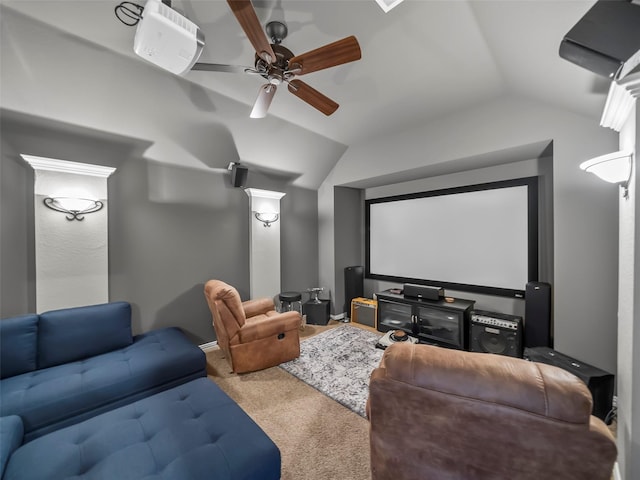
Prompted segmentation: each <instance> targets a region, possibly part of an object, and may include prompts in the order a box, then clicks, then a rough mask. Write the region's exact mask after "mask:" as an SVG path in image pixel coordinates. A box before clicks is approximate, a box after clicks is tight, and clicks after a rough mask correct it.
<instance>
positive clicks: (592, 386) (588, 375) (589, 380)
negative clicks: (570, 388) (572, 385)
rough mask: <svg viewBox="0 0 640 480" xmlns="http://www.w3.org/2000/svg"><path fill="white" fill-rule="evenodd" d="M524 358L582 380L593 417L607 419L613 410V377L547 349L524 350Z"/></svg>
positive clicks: (610, 374)
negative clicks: (591, 406) (554, 367)
mask: <svg viewBox="0 0 640 480" xmlns="http://www.w3.org/2000/svg"><path fill="white" fill-rule="evenodd" d="M524 358H526V359H527V360H530V361H532V362H541V363H546V364H548V365H554V366H556V367H560V368H562V369H563V370H566V371H568V372H570V373H573V374H574V375H575V376H576V377H578V378H579V379H580V380H582V381H583V382H584V383H585V384H586V385H587V387H588V388H589V391H590V392H591V396H592V397H593V415H595V416H596V417H599V418H600V419H602V420H605V419H607V415H608V413H609V412H610V411H611V409H612V408H613V383H614V375H613V374H612V373H609V372H605V371H604V370H600V369H599V368H597V367H594V366H592V365H589V364H587V363H584V362H581V361H580V360H576V359H575V358H571V357H569V356H568V355H565V354H563V353H560V352H557V351H555V350H553V349H551V348H548V347H535V348H526V349H525V350H524Z"/></svg>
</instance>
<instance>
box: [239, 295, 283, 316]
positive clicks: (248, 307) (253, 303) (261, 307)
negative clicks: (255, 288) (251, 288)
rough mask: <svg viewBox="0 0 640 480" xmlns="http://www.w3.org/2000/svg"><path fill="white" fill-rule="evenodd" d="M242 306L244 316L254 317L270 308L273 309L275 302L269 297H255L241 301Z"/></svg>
mask: <svg viewBox="0 0 640 480" xmlns="http://www.w3.org/2000/svg"><path fill="white" fill-rule="evenodd" d="M242 308H243V309H244V315H245V317H246V318H250V317H255V316H256V315H263V314H265V313H267V312H268V311H270V310H275V304H274V303H273V300H272V299H270V298H267V297H265V298H255V299H252V300H247V301H246V302H242Z"/></svg>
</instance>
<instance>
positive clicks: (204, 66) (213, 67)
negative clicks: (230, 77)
mask: <svg viewBox="0 0 640 480" xmlns="http://www.w3.org/2000/svg"><path fill="white" fill-rule="evenodd" d="M246 69H247V67H241V66H239V65H224V64H221V63H196V64H195V65H194V66H193V68H192V70H202V71H205V72H228V73H244V72H245V70H246Z"/></svg>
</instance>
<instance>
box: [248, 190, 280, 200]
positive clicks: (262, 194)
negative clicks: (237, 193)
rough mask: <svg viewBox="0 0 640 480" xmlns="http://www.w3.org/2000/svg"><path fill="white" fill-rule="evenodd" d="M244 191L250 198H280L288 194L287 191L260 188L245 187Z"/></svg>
mask: <svg viewBox="0 0 640 480" xmlns="http://www.w3.org/2000/svg"><path fill="white" fill-rule="evenodd" d="M244 191H245V192H246V193H247V195H249V197H250V198H254V197H256V198H272V199H275V200H280V199H281V198H282V197H284V196H285V195H286V193H282V192H274V191H273V190H260V189H259V188H245V189H244Z"/></svg>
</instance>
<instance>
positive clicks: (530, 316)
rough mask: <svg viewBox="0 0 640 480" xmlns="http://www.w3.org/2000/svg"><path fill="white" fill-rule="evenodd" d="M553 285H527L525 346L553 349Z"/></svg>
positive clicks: (538, 283) (537, 283) (525, 297)
mask: <svg viewBox="0 0 640 480" xmlns="http://www.w3.org/2000/svg"><path fill="white" fill-rule="evenodd" d="M551 312H552V309H551V285H549V284H548V283H544V282H529V283H527V286H526V289H525V292H524V345H525V347H527V348H531V347H549V348H553V329H552V324H551Z"/></svg>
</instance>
